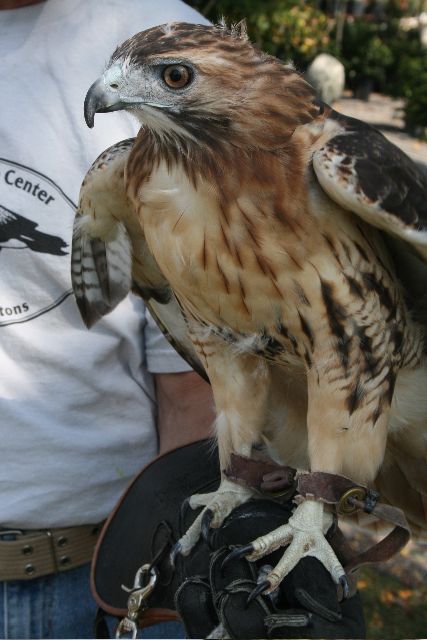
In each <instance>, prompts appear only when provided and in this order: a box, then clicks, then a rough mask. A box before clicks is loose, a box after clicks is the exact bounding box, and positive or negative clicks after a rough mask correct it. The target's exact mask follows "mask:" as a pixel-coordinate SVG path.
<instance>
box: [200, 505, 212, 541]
mask: <svg viewBox="0 0 427 640" xmlns="http://www.w3.org/2000/svg"><path fill="white" fill-rule="evenodd" d="M213 517H214V514H213V511H211V510H210V509H206V511H205V513H204V514H203V517H202V522H201V525H200V533H201V534H202V538H203V540H204V541H205V542H208V539H209V532H210V530H211V522H212V520H213Z"/></svg>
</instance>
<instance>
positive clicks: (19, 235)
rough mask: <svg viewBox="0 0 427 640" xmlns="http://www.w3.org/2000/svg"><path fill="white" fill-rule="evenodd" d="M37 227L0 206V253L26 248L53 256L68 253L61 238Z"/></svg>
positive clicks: (65, 244) (35, 224)
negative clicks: (4, 250)
mask: <svg viewBox="0 0 427 640" xmlns="http://www.w3.org/2000/svg"><path fill="white" fill-rule="evenodd" d="M37 227H38V224H37V223H36V222H33V221H32V220H29V219H28V218H26V217H25V216H21V215H19V214H17V213H14V212H13V211H11V210H10V209H7V208H6V207H3V206H1V205H0V251H1V250H2V249H25V248H27V249H31V250H32V251H36V252H38V253H50V254H51V255H55V256H65V255H67V253H68V252H67V251H64V249H65V248H66V247H67V246H68V245H67V243H66V242H64V240H63V239H62V238H60V237H59V236H53V235H51V234H50V233H43V232H42V231H38V229H37ZM13 241H18V242H19V243H20V244H19V245H17V244H16V243H14V242H13ZM22 244H24V245H25V246H22Z"/></svg>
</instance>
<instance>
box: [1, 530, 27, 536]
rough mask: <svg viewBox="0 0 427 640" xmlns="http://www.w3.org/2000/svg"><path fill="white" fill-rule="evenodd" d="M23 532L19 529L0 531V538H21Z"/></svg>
mask: <svg viewBox="0 0 427 640" xmlns="http://www.w3.org/2000/svg"><path fill="white" fill-rule="evenodd" d="M23 535H24V532H23V531H22V530H21V529H1V530H0V538H2V537H3V536H23Z"/></svg>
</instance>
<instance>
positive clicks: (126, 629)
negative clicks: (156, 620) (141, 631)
mask: <svg viewBox="0 0 427 640" xmlns="http://www.w3.org/2000/svg"><path fill="white" fill-rule="evenodd" d="M127 633H130V634H132V635H131V638H132V640H135V638H136V636H137V633H138V627H137V625H136V622H135V621H134V620H129V618H123V620H120V622H119V626H118V627H117V629H116V636H115V637H116V638H124V637H125V635H126V634H127Z"/></svg>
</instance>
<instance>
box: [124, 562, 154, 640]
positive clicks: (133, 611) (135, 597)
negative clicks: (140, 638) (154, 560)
mask: <svg viewBox="0 0 427 640" xmlns="http://www.w3.org/2000/svg"><path fill="white" fill-rule="evenodd" d="M148 575H149V576H150V578H149V580H148V583H147V584H146V585H144V584H143V582H144V580H145V579H146V577H147V576H148ZM156 582H157V571H156V570H155V568H154V567H152V566H151V565H149V564H143V565H142V567H140V568H139V569H138V571H137V572H136V575H135V580H134V583H133V587H132V588H130V587H126V586H125V585H123V584H122V589H123V591H126V592H127V593H129V597H128V601H127V607H128V612H127V615H126V617H125V618H123V620H121V621H120V623H119V626H118V627H117V631H116V638H123V637H124V634H126V633H130V634H131V638H132V640H135V638H136V635H137V633H138V625H137V622H138V616H139V613H140V612H141V611H143V610H144V609H146V608H147V606H148V605H147V603H146V600H147V598H148V596H149V595H150V594H151V593H152V591H153V589H154V587H155V586H156Z"/></svg>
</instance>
